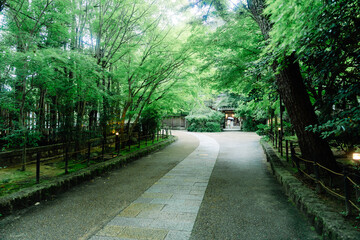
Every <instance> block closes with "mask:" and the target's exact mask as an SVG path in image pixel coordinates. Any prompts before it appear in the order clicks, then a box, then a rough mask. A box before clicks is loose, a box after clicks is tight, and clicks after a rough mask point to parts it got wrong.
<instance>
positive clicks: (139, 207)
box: [119, 203, 165, 217]
mask: <svg viewBox="0 0 360 240" xmlns="http://www.w3.org/2000/svg"><path fill="white" fill-rule="evenodd" d="M164 206H165V205H164V204H152V203H131V204H130V205H129V206H128V207H127V208H125V209H124V210H123V211H122V212H121V213H120V214H119V216H120V217H136V216H137V215H138V214H139V213H140V212H142V211H154V210H161V209H162V208H163V207H164Z"/></svg>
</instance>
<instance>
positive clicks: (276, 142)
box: [275, 131, 278, 148]
mask: <svg viewBox="0 0 360 240" xmlns="http://www.w3.org/2000/svg"><path fill="white" fill-rule="evenodd" d="M277 144H278V134H277V132H276V131H275V148H277Z"/></svg>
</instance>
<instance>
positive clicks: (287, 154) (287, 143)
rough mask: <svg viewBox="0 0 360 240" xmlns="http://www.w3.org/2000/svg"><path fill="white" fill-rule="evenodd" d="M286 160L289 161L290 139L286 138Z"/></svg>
mask: <svg viewBox="0 0 360 240" xmlns="http://www.w3.org/2000/svg"><path fill="white" fill-rule="evenodd" d="M285 153H286V162H289V140H285Z"/></svg>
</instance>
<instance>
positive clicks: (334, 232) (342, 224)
mask: <svg viewBox="0 0 360 240" xmlns="http://www.w3.org/2000/svg"><path fill="white" fill-rule="evenodd" d="M261 144H262V146H263V149H264V151H265V154H266V158H267V160H268V161H269V162H270V165H271V169H272V172H273V174H274V175H275V177H276V179H277V180H278V181H279V182H280V183H281V184H282V186H283V188H284V190H285V193H286V195H287V196H289V198H290V200H291V201H292V202H293V203H294V204H295V205H296V207H297V208H298V209H299V210H300V211H301V212H302V213H303V214H304V215H305V216H306V217H307V218H308V220H309V222H310V224H311V225H313V226H314V227H315V230H316V231H317V232H318V233H319V234H321V235H322V237H323V239H331V240H335V239H336V240H338V239H342V240H345V239H346V240H354V239H360V232H358V231H356V230H355V229H354V228H353V227H352V226H351V225H350V224H349V223H347V222H346V221H345V219H344V217H343V216H341V215H340V213H338V212H336V211H334V210H332V209H331V208H330V207H329V206H327V205H326V204H325V203H324V201H323V200H321V199H319V198H318V196H317V194H316V193H315V192H314V191H313V190H311V189H309V188H308V187H306V186H305V185H304V184H303V183H301V182H300V181H299V180H298V179H297V178H296V177H295V176H293V175H292V174H291V173H290V172H289V171H288V170H286V167H285V166H284V164H283V163H282V162H281V160H280V159H279V157H278V156H277V155H276V153H275V152H274V150H273V148H272V147H271V146H269V144H267V143H266V142H264V141H261Z"/></svg>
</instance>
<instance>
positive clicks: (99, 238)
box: [89, 236, 136, 240]
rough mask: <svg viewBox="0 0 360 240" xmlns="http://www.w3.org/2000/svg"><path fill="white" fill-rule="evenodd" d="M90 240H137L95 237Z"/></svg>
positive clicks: (131, 239) (132, 239)
mask: <svg viewBox="0 0 360 240" xmlns="http://www.w3.org/2000/svg"><path fill="white" fill-rule="evenodd" d="M89 240H136V239H135V238H118V237H104V236H93V237H92V238H90V239H89Z"/></svg>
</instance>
